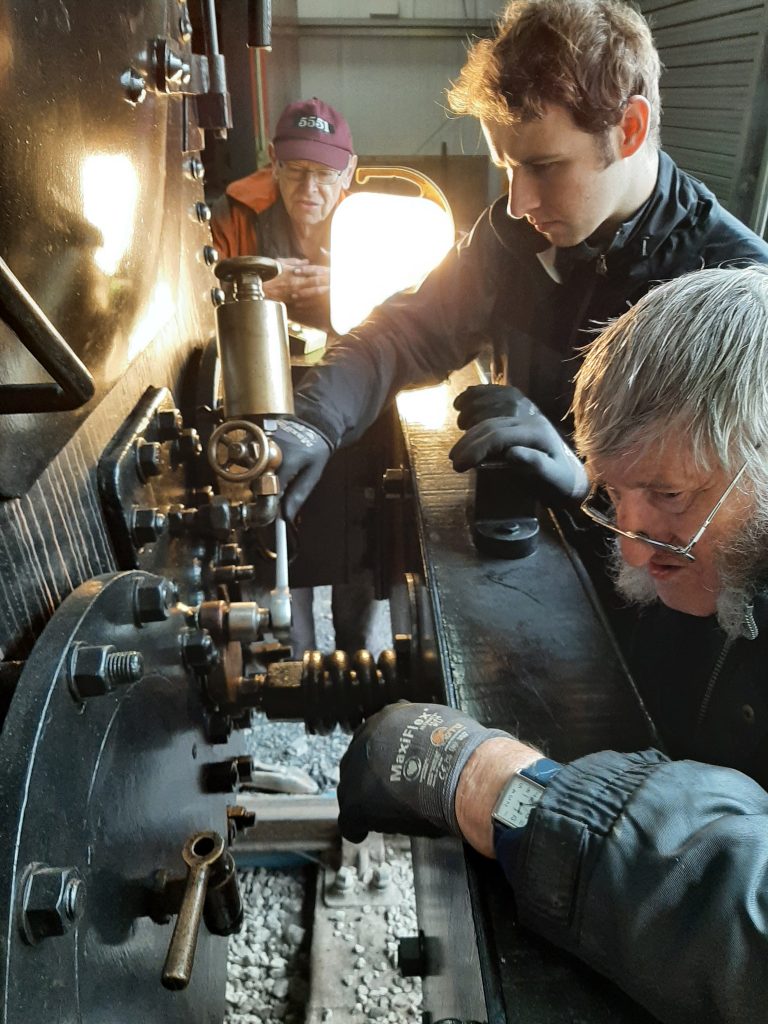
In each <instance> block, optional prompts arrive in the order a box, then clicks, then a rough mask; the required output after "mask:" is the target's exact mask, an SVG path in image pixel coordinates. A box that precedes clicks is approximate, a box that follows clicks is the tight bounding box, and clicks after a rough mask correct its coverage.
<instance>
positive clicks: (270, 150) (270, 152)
mask: <svg viewBox="0 0 768 1024" xmlns="http://www.w3.org/2000/svg"><path fill="white" fill-rule="evenodd" d="M267 156H268V157H269V162H270V163H271V164H272V177H273V178H275V179H277V153H276V152H275V147H274V146H273V145H272V143H271V142H270V143H269V144H268V146H267Z"/></svg>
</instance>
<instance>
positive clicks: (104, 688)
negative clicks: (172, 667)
mask: <svg viewBox="0 0 768 1024" xmlns="http://www.w3.org/2000/svg"><path fill="white" fill-rule="evenodd" d="M68 674H69V688H70V690H71V691H72V693H73V694H74V696H75V697H76V699H77V700H87V699H88V698H89V697H98V696H100V695H101V694H104V693H109V692H110V691H111V690H113V689H114V688H115V687H116V686H127V685H129V684H130V683H136V682H138V681H139V679H141V678H142V676H143V675H144V658H143V656H142V655H141V654H140V652H139V651H120V652H118V651H116V650H115V648H114V647H113V646H112V644H103V645H101V646H98V645H90V644H75V645H74V647H73V648H72V652H71V654H70V661H69V673H68Z"/></svg>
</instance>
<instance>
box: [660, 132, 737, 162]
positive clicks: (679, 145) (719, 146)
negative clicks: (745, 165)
mask: <svg viewBox="0 0 768 1024" xmlns="http://www.w3.org/2000/svg"><path fill="white" fill-rule="evenodd" d="M736 127H738V125H737V126H736ZM661 137H662V141H663V144H664V147H665V148H670V147H674V148H675V149H693V150H699V151H700V152H702V153H718V154H719V155H721V156H727V157H730V158H731V159H732V160H733V159H735V157H736V153H737V152H738V149H739V141H740V134H739V132H738V131H730V132H713V131H701V130H700V129H697V128H675V127H674V126H671V125H668V124H666V125H664V126H663V127H662V133H661Z"/></svg>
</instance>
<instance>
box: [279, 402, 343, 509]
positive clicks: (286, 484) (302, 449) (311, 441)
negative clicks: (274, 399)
mask: <svg viewBox="0 0 768 1024" xmlns="http://www.w3.org/2000/svg"><path fill="white" fill-rule="evenodd" d="M272 437H273V438H274V440H275V443H276V444H277V445H278V446H279V447H280V451H281V452H282V453H283V461H282V462H281V463H280V467H279V469H278V471H277V476H278V479H279V480H280V487H281V489H282V491H283V515H284V516H285V518H286V519H287V520H288V522H293V520H294V519H295V518H296V514H297V513H298V511H299V509H300V508H301V506H302V505H303V504H304V502H305V501H306V500H307V498H308V497H309V495H310V493H311V491H312V489H313V487H314V486H315V484H316V483H317V481H318V480H319V479H320V477H321V476H322V475H323V470H324V469H325V467H326V465H327V463H328V460H329V459H330V457H331V454H332V448H331V445H330V444H329V442H328V441H326V439H325V438H324V437H323V435H322V434H319V433H318V432H317V431H316V430H314V429H313V428H312V427H310V426H309V425H308V424H306V423H302V422H301V420H283V419H281V420H278V421H277V430H275V431H274V432H273V434H272Z"/></svg>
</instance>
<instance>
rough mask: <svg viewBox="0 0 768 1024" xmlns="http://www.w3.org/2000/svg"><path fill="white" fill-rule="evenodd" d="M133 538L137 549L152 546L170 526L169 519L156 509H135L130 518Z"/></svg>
mask: <svg viewBox="0 0 768 1024" xmlns="http://www.w3.org/2000/svg"><path fill="white" fill-rule="evenodd" d="M130 524H131V536H132V538H133V543H134V544H135V545H136V547H139V548H143V547H144V545H145V544H152V543H153V542H154V541H156V540H158V538H159V537H160V535H161V534H162V533H163V532H164V531H165V529H166V527H167V526H168V517H167V516H166V515H165V514H164V513H162V512H160V511H158V509H156V508H135V509H134V510H133V512H132V513H131V516H130Z"/></svg>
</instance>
